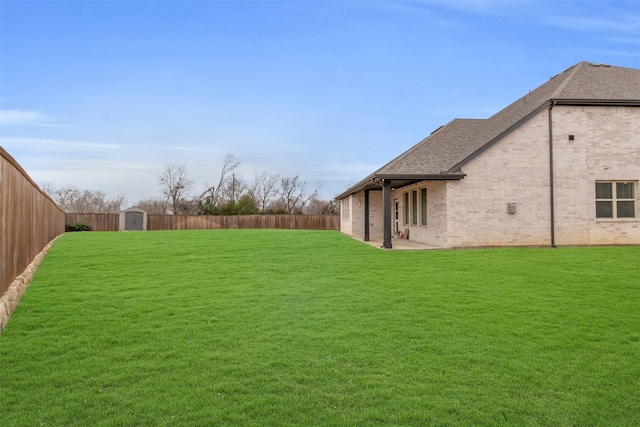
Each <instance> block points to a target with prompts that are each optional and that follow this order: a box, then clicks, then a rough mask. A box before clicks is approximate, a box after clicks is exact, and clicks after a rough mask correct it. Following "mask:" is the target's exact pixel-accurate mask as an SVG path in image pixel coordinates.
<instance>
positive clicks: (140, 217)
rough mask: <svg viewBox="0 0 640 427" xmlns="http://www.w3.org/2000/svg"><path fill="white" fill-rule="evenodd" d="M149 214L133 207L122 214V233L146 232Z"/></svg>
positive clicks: (120, 227)
mask: <svg viewBox="0 0 640 427" xmlns="http://www.w3.org/2000/svg"><path fill="white" fill-rule="evenodd" d="M146 229H147V213H146V212H145V211H143V210H142V209H140V208H136V207H131V208H129V209H125V210H123V211H122V212H120V226H119V230H120V231H146Z"/></svg>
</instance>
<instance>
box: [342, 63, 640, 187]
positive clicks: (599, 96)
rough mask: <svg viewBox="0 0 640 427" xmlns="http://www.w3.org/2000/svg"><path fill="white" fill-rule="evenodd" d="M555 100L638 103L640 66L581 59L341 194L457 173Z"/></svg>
mask: <svg viewBox="0 0 640 427" xmlns="http://www.w3.org/2000/svg"><path fill="white" fill-rule="evenodd" d="M553 101H555V102H558V103H569V104H589V103H597V104H633V105H640V70H636V69H633V68H622V67H612V66H609V65H603V64H593V63H589V62H580V63H578V64H576V65H574V66H573V67H571V68H569V69H567V70H566V71H564V72H563V73H560V74H558V75H556V76H555V77H552V78H551V79H550V80H549V81H548V82H546V83H545V84H543V85H542V86H540V87H538V88H537V89H535V90H533V91H531V92H529V93H528V94H526V95H525V96H523V97H522V98H520V99H518V100H517V101H516V102H514V103H513V104H511V105H509V106H508V107H506V108H505V109H503V110H501V111H499V112H498V113H496V114H494V115H493V116H491V117H489V118H488V119H454V120H453V121H451V122H450V123H448V124H447V125H445V126H443V127H441V128H440V129H438V130H437V131H435V132H433V133H432V134H431V135H429V136H428V137H427V138H425V139H423V140H422V141H420V142H419V143H418V144H416V145H414V146H413V147H411V148H410V149H409V150H407V151H405V152H404V153H403V154H401V155H400V156H398V157H396V158H395V159H393V160H392V161H390V162H389V163H387V164H386V165H384V166H382V167H381V168H380V169H378V170H377V171H375V172H374V173H372V174H371V175H369V176H368V177H367V178H365V179H364V180H362V181H360V182H359V183H358V184H356V185H354V186H353V187H351V188H349V189H348V190H347V191H345V192H344V193H342V194H340V195H339V196H338V198H340V197H344V196H346V195H348V194H353V193H355V192H357V191H360V190H362V189H365V188H371V187H373V186H375V185H374V184H373V182H372V181H373V180H374V179H375V178H377V177H380V178H382V177H383V176H384V178H389V177H393V176H398V179H400V177H401V176H406V175H424V176H427V175H434V176H436V175H440V176H442V179H446V176H447V174H454V173H458V174H459V173H460V172H461V171H460V168H461V167H462V166H463V165H464V164H465V163H466V162H467V161H468V160H470V159H472V158H473V157H475V156H476V155H477V154H479V153H480V152H482V151H484V150H485V149H486V148H488V147H489V146H491V145H492V144H493V143H495V142H497V141H498V140H500V139H501V138H502V137H503V136H505V135H506V134H508V133H509V132H510V131H511V130H513V129H515V128H517V127H518V126H519V125H520V124H521V123H523V122H524V121H526V120H528V118H529V117H530V116H531V115H533V114H536V113H537V112H538V111H540V109H542V108H546V106H548V105H550V104H551V102H553ZM391 179H393V178H391ZM457 179H459V176H458V177H457Z"/></svg>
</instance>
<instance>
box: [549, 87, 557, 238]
mask: <svg viewBox="0 0 640 427" xmlns="http://www.w3.org/2000/svg"><path fill="white" fill-rule="evenodd" d="M555 105H556V101H555V100H554V99H552V100H551V106H550V107H549V199H550V200H549V202H550V203H549V206H550V208H551V212H550V213H551V247H552V248H555V247H556V225H555V224H556V221H555V208H554V199H555V198H554V195H553V187H554V184H553V113H552V110H553V107H554V106H555Z"/></svg>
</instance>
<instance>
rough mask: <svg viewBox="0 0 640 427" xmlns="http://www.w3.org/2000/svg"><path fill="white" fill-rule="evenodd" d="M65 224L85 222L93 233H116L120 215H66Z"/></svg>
mask: <svg viewBox="0 0 640 427" xmlns="http://www.w3.org/2000/svg"><path fill="white" fill-rule="evenodd" d="M66 218H67V219H66V221H65V223H66V224H71V223H74V222H86V223H87V224H89V225H90V226H91V229H92V230H93V231H118V228H119V221H120V215H119V214H104V213H68V214H67V216H66Z"/></svg>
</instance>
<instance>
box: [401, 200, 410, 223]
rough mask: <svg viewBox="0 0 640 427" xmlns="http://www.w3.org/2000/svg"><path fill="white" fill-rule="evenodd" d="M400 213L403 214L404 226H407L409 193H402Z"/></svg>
mask: <svg viewBox="0 0 640 427" xmlns="http://www.w3.org/2000/svg"><path fill="white" fill-rule="evenodd" d="M402 211H403V212H404V225H409V193H404V197H403V203H402Z"/></svg>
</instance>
